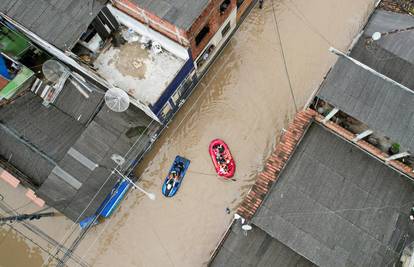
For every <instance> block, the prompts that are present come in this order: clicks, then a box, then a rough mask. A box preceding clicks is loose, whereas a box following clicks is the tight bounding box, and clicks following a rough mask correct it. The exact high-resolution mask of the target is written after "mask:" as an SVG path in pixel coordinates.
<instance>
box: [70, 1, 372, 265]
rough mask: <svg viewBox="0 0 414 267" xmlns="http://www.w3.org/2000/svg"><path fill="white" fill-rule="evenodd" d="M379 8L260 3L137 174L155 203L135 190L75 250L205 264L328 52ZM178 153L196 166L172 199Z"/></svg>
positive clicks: (149, 261)
mask: <svg viewBox="0 0 414 267" xmlns="http://www.w3.org/2000/svg"><path fill="white" fill-rule="evenodd" d="M373 5H374V1H373V0H314V1H308V0H284V1H276V0H275V1H274V2H273V3H272V2H271V1H265V4H264V8H263V9H258V8H255V9H253V11H252V12H251V14H249V16H248V17H247V18H246V20H245V21H244V22H243V24H242V25H241V27H240V28H239V30H238V31H237V33H236V34H235V35H234V36H233V38H232V40H231V41H230V42H229V44H228V46H227V47H226V48H225V49H224V50H223V52H222V54H221V55H220V56H219V58H218V59H217V60H216V62H215V63H214V64H213V65H212V67H211V68H210V70H209V71H208V74H207V75H206V76H205V77H204V78H203V80H202V82H201V83H200V84H199V85H198V88H196V90H195V91H194V93H193V95H192V96H191V98H190V99H189V100H188V101H187V103H186V104H185V105H184V106H183V108H182V109H181V110H180V112H179V113H178V115H177V116H176V117H175V118H174V119H173V121H172V123H171V124H170V125H169V128H168V129H166V130H165V131H164V133H163V134H162V136H161V138H160V139H159V140H158V141H157V142H156V143H155V145H154V147H153V149H152V150H151V152H150V153H149V154H148V155H147V156H146V158H145V159H144V161H143V162H142V164H141V165H140V168H139V169H138V170H137V173H139V174H141V180H140V181H139V184H140V185H141V186H142V187H144V188H145V189H146V190H148V191H150V192H154V193H155V194H156V196H157V199H156V200H155V201H151V200H149V199H148V198H146V197H145V196H144V195H142V194H141V193H139V192H138V191H131V192H130V193H129V194H128V196H127V197H126V199H125V200H124V201H123V203H122V204H121V205H120V207H119V209H118V211H117V212H116V213H115V214H114V215H113V217H112V218H111V219H110V220H108V221H107V222H105V223H103V224H101V225H99V226H97V227H96V228H95V229H94V230H93V231H91V232H90V233H89V234H88V236H87V237H86V238H85V240H84V241H83V242H82V243H81V245H80V246H79V247H78V249H77V250H76V253H77V254H78V255H79V256H81V257H84V259H85V260H87V261H88V262H89V263H90V264H91V265H93V266H119V267H121V266H191V267H193V266H202V265H205V264H206V263H207V262H208V260H209V257H210V255H211V253H212V251H213V250H214V248H215V246H216V245H217V244H218V242H219V240H220V239H221V237H222V235H223V234H224V232H225V231H226V229H227V227H228V226H229V223H230V222H231V220H232V216H233V214H234V211H235V209H236V207H237V205H238V204H239V203H240V202H241V200H242V199H243V197H244V196H245V195H246V194H247V192H248V190H249V189H250V187H251V185H252V184H253V183H254V180H255V176H256V174H257V173H258V172H259V171H260V170H261V168H262V165H263V161H264V159H265V158H266V157H267V155H268V154H269V153H270V151H271V150H272V148H273V146H274V145H275V143H276V142H277V139H278V136H279V133H280V132H281V130H282V129H283V127H285V126H286V125H287V123H288V122H289V121H290V120H291V119H292V117H293V115H294V113H295V111H296V109H297V108H301V107H303V106H304V105H305V104H306V102H307V101H308V99H309V98H310V96H311V94H312V93H313V92H314V90H315V89H317V88H318V86H319V84H320V83H321V81H322V79H323V77H324V76H325V74H326V73H327V71H328V70H329V68H330V66H332V64H333V63H334V62H335V60H336V57H335V56H334V55H332V54H331V53H329V52H328V48H329V47H330V46H335V47H336V48H338V49H341V50H346V49H347V48H348V47H349V45H350V44H351V42H352V40H353V38H354V37H355V36H356V35H357V34H358V33H359V31H360V30H361V28H362V26H363V25H364V24H365V22H366V19H367V17H368V15H369V14H370V13H371V12H372V10H373ZM279 35H280V37H279ZM282 47H283V49H282ZM286 69H287V70H286ZM287 73H288V74H289V76H288V75H287ZM288 77H289V78H290V82H289V79H288ZM215 138H221V139H223V140H225V142H226V143H227V144H228V145H229V147H230V150H231V152H232V154H233V156H234V158H235V161H236V164H237V169H236V174H235V176H234V178H235V181H231V180H230V181H225V180H223V179H221V178H219V177H217V175H216V174H215V172H214V168H213V165H212V163H211V159H210V156H209V154H208V145H209V142H210V141H211V140H212V139H215ZM176 155H181V156H184V157H186V158H188V159H190V160H191V164H190V167H189V169H188V172H187V175H186V176H185V178H184V180H183V184H182V186H181V188H180V190H179V191H178V193H177V194H176V196H174V197H173V198H165V197H163V195H162V194H161V186H162V183H163V181H164V179H165V176H166V175H167V172H168V170H169V167H170V165H171V163H172V161H173V160H174V158H175V156H176ZM226 208H229V209H230V214H228V213H227V212H226Z"/></svg>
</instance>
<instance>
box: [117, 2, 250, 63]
mask: <svg viewBox="0 0 414 267" xmlns="http://www.w3.org/2000/svg"><path fill="white" fill-rule="evenodd" d="M238 2H239V3H240V2H241V1H238ZM251 3H252V0H246V1H242V2H241V7H242V8H243V11H245V10H246V7H247V6H248V5H249V4H251ZM114 4H115V6H116V7H117V8H119V9H121V10H122V11H124V12H126V13H128V14H129V15H131V16H133V17H134V18H136V19H138V20H139V21H141V22H143V23H145V24H146V25H148V26H149V27H151V28H152V29H154V30H156V31H158V32H160V33H162V34H164V35H166V36H168V37H169V38H171V39H173V40H175V41H176V42H178V43H180V44H182V45H184V46H186V47H189V48H190V50H191V55H192V57H193V59H194V60H195V59H197V58H198V57H199V56H200V55H202V54H203V53H204V51H205V50H208V49H209V50H210V51H209V54H211V53H212V51H213V50H215V48H218V47H220V45H221V44H222V42H221V41H222V40H225V39H227V37H228V36H229V35H230V33H231V31H232V30H234V29H235V26H236V24H237V17H238V16H237V1H236V0H191V1H188V0H187V1H185V0H175V1H168V2H167V1H146V0H115V1H114ZM211 45H213V47H211ZM205 58H207V56H206V57H205Z"/></svg>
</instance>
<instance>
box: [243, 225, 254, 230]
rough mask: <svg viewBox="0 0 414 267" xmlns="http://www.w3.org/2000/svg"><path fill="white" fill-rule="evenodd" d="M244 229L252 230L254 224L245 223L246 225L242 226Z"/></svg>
mask: <svg viewBox="0 0 414 267" xmlns="http://www.w3.org/2000/svg"><path fill="white" fill-rule="evenodd" d="M241 228H242V229H243V230H244V231H250V230H252V226H251V225H248V224H245V225H242V227H241Z"/></svg>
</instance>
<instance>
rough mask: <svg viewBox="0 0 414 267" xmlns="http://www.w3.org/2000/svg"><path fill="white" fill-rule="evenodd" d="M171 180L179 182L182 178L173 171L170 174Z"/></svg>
mask: <svg viewBox="0 0 414 267" xmlns="http://www.w3.org/2000/svg"><path fill="white" fill-rule="evenodd" d="M169 178H170V179H174V180H176V181H178V180H179V178H180V176H179V175H178V174H177V172H176V171H172V172H171V173H170V177H169Z"/></svg>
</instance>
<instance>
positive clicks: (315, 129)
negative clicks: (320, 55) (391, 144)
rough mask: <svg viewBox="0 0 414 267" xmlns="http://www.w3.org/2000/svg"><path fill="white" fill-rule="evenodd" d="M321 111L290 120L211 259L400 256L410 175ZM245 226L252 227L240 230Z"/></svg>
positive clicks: (412, 233) (345, 261) (385, 261)
mask: <svg viewBox="0 0 414 267" xmlns="http://www.w3.org/2000/svg"><path fill="white" fill-rule="evenodd" d="M324 118H325V117H323V116H321V115H319V114H317V113H316V112H315V111H313V110H307V111H304V112H301V113H299V114H298V115H297V117H296V118H295V120H294V121H293V122H292V123H291V124H290V125H289V127H288V129H287V130H286V132H285V133H284V135H283V137H282V139H281V143H280V144H279V145H278V146H277V147H276V150H275V151H274V153H272V155H271V156H270V158H269V160H268V161H267V163H266V167H265V170H264V171H263V172H262V173H261V174H260V175H259V177H258V178H257V181H256V182H255V185H254V186H253V188H252V189H251V191H250V192H249V193H248V195H247V197H246V198H245V199H244V201H243V202H242V204H241V205H240V207H239V208H238V210H237V214H238V215H239V216H241V218H242V219H238V220H235V221H234V222H233V224H232V226H231V227H230V229H229V231H228V232H227V233H226V235H225V237H224V239H223V240H222V242H221V244H220V245H219V247H218V249H217V250H216V253H215V254H214V255H213V258H212V261H211V263H210V265H211V266H240V265H253V266H279V265H281V264H283V266H297V264H300V266H315V265H316V266H389V265H390V264H393V263H396V262H398V261H399V259H400V256H401V254H402V252H403V250H404V247H405V246H407V245H409V244H410V243H411V242H413V241H414V226H413V225H412V222H411V221H410V220H409V215H410V209H411V207H412V203H413V201H414V197H413V192H414V184H413V182H412V180H411V179H410V178H411V176H410V174H409V173H408V172H404V170H401V169H394V168H393V167H392V165H388V164H385V162H384V161H382V162H381V161H380V160H378V158H376V157H380V155H381V152H380V150H379V149H377V150H372V148H371V147H370V146H369V145H368V143H367V142H365V141H359V142H358V143H356V144H355V143H352V141H351V140H352V139H353V138H354V137H355V135H354V134H351V133H350V132H349V131H347V130H346V129H344V128H342V127H340V126H339V125H337V124H336V123H335V122H328V123H324ZM369 149H371V150H369ZM368 151H369V152H370V153H367V152H368ZM390 166H391V168H390ZM242 225H249V226H251V227H252V228H251V230H247V231H246V230H242V229H241V226H242ZM245 229H249V228H245ZM281 252H283V255H282V254H281Z"/></svg>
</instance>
